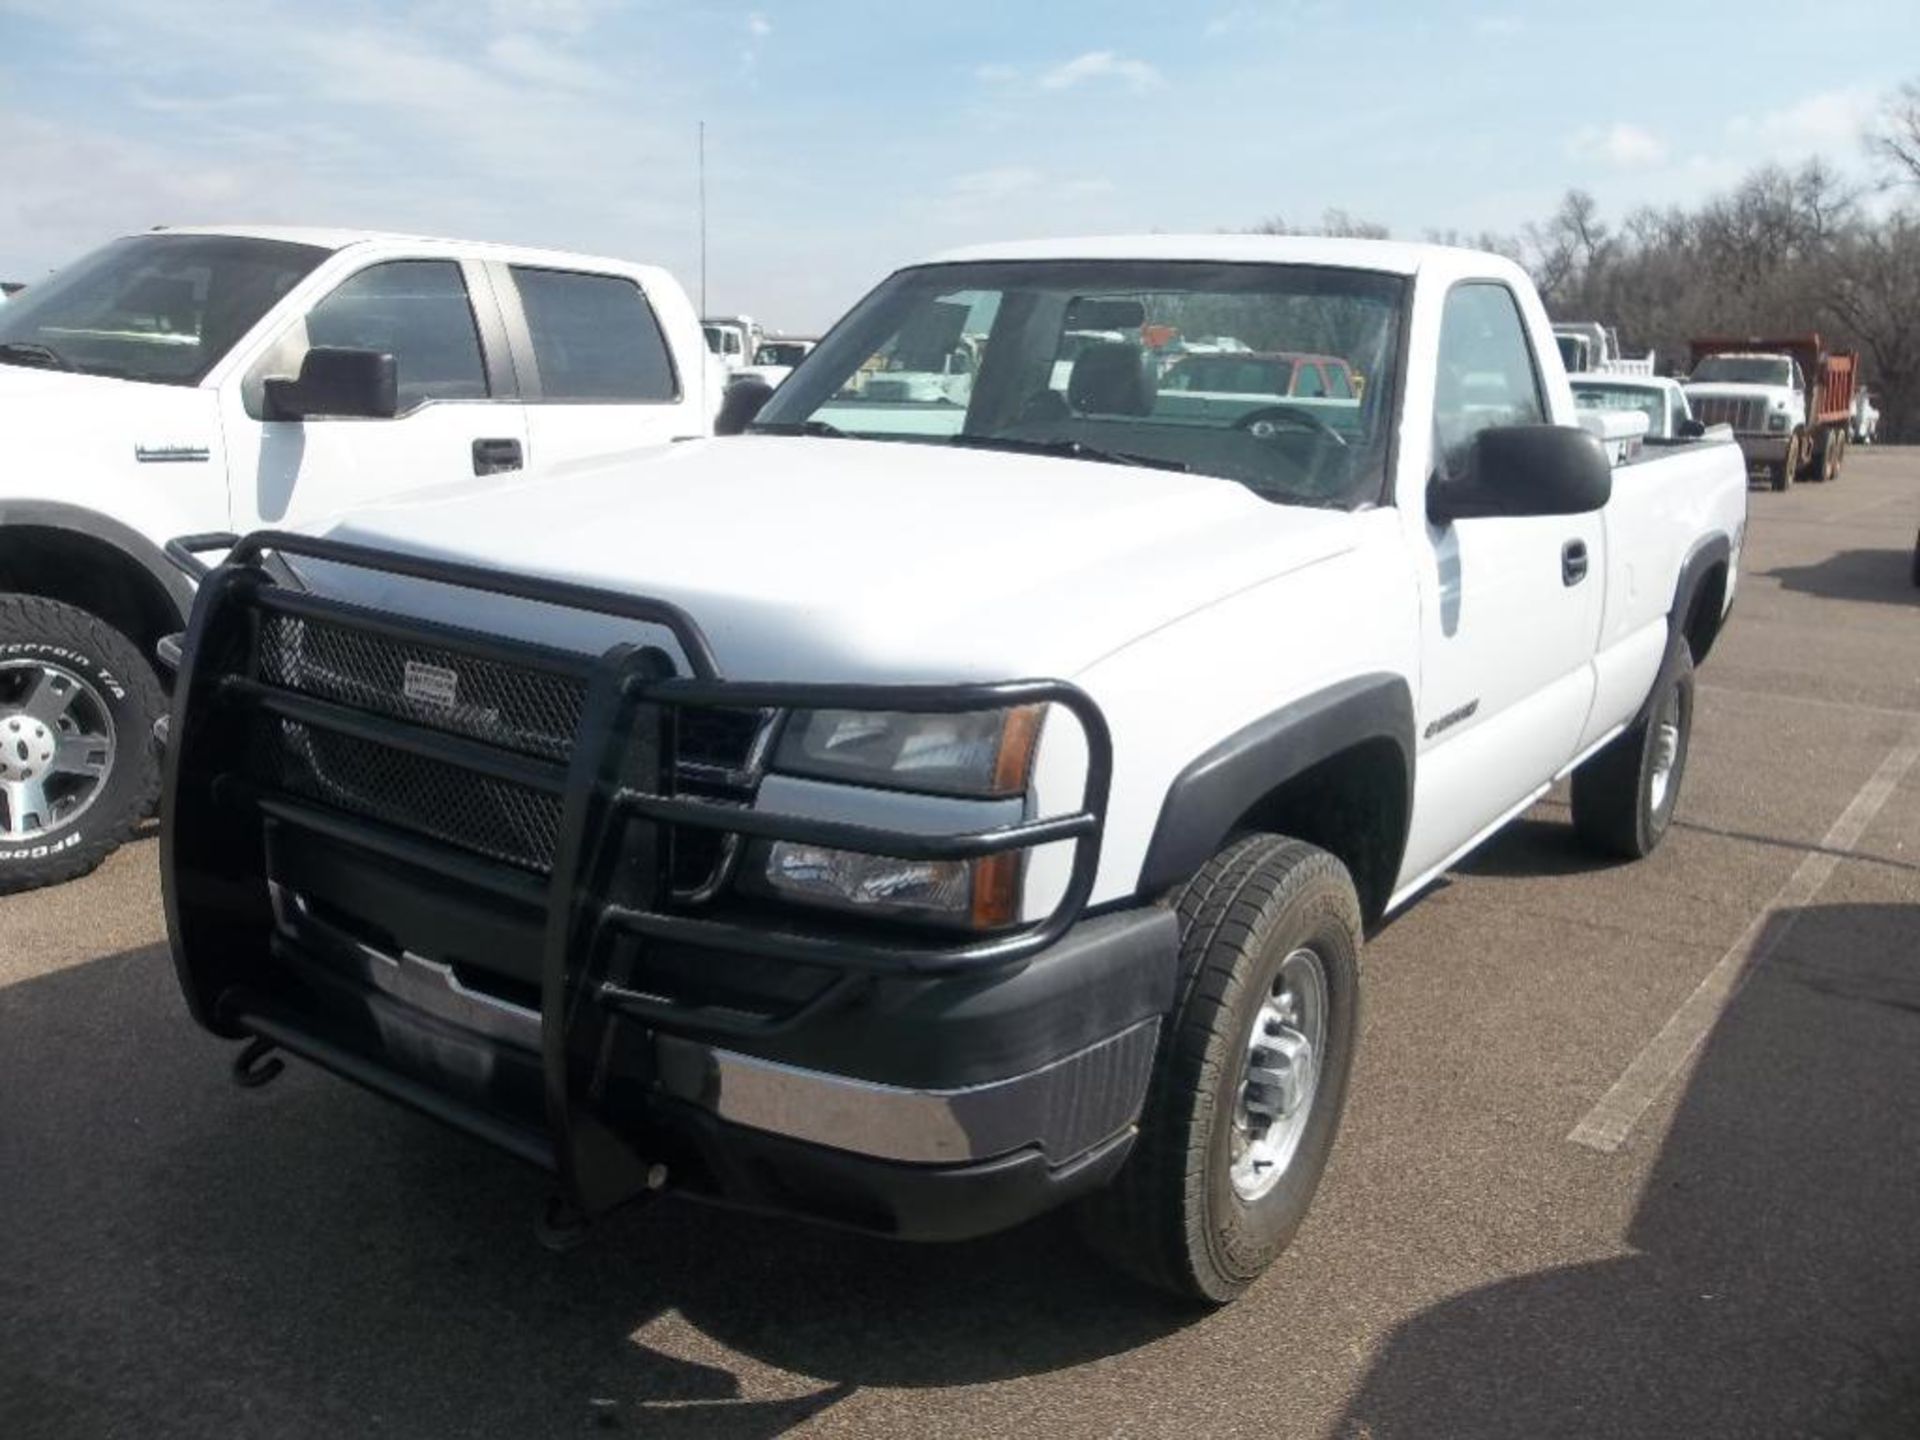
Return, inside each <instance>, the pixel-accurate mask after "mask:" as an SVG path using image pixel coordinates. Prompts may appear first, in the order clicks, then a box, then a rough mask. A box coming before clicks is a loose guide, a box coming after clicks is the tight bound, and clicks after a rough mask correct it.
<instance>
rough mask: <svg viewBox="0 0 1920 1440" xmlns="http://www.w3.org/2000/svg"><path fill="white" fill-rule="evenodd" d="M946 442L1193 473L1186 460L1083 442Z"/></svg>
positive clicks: (997, 438) (1002, 438) (975, 438)
mask: <svg viewBox="0 0 1920 1440" xmlns="http://www.w3.org/2000/svg"><path fill="white" fill-rule="evenodd" d="M947 443H948V444H949V445H962V446H966V447H969V448H971V449H975V450H1016V451H1020V452H1022V453H1024V454H1028V455H1065V456H1067V457H1069V458H1071V459H1074V460H1098V461H1100V462H1101V463H1102V464H1105V465H1142V466H1145V467H1146V468H1147V469H1149V470H1181V471H1185V470H1190V469H1192V468H1193V467H1192V466H1190V465H1188V464H1187V462H1186V461H1184V460H1166V459H1163V458H1161V457H1160V456H1158V455H1138V454H1135V453H1133V452H1132V451H1128V450H1106V449H1102V448H1101V447H1100V446H1098V445H1089V444H1087V443H1086V442H1085V441H1084V440H1024V439H1021V438H1020V437H1018V436H1014V435H955V436H952V437H951V438H950V439H949V440H948V441H947Z"/></svg>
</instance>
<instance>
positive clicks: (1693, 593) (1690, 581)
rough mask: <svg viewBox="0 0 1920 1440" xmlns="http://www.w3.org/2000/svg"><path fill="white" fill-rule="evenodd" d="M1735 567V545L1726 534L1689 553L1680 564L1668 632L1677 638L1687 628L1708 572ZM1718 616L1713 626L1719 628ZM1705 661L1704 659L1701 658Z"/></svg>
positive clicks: (1703, 543)
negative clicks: (1676, 635)
mask: <svg viewBox="0 0 1920 1440" xmlns="http://www.w3.org/2000/svg"><path fill="white" fill-rule="evenodd" d="M1732 564H1733V542H1732V541H1731V540H1729V539H1728V538H1727V537H1726V536H1725V535H1719V534H1714V535H1709V536H1707V538H1706V539H1704V540H1702V541H1701V542H1700V543H1699V544H1698V545H1696V546H1694V547H1693V549H1692V551H1691V552H1689V553H1688V555H1687V558H1686V559H1685V560H1684V561H1682V562H1681V564H1680V575H1679V578H1678V579H1676V580H1675V581H1674V585H1673V608H1672V609H1670V610H1669V611H1667V633H1668V635H1670V636H1671V635H1675V634H1678V633H1679V632H1681V631H1683V630H1685V629H1686V628H1687V621H1688V620H1689V619H1691V618H1692V616H1693V606H1694V601H1695V600H1696V599H1698V598H1699V594H1700V585H1701V582H1702V581H1704V580H1705V579H1706V578H1707V572H1708V571H1710V570H1711V569H1713V567H1714V566H1715V565H1726V566H1729V567H1731V566H1732ZM1721 618H1723V617H1720V616H1716V617H1715V619H1714V624H1715V627H1716V629H1717V628H1718V625H1719V622H1720V619H1721ZM1702 658H1704V657H1702Z"/></svg>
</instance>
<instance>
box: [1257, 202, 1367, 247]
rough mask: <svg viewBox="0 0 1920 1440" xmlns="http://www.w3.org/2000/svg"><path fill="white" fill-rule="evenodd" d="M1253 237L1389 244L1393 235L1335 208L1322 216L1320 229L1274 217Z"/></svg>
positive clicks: (1269, 218) (1258, 227)
mask: <svg viewBox="0 0 1920 1440" xmlns="http://www.w3.org/2000/svg"><path fill="white" fill-rule="evenodd" d="M1249 233H1251V234H1254V235H1324V236H1329V237H1332V238H1335V239H1343V240H1390V239H1392V238H1393V232H1392V231H1391V230H1389V229H1388V228H1387V227H1386V226H1384V225H1382V224H1381V223H1380V222H1379V221H1377V220H1362V219H1360V218H1359V217H1357V216H1355V215H1352V214H1350V213H1349V212H1347V211H1345V210H1342V209H1339V208H1338V207H1333V208H1330V209H1327V210H1324V211H1322V212H1321V215H1320V223H1319V224H1318V225H1292V224H1289V223H1288V222H1287V219H1286V217H1285V216H1282V215H1273V216H1269V217H1268V218H1267V219H1265V220H1262V221H1261V222H1260V223H1259V224H1258V225H1255V226H1254V227H1253V229H1252V231H1251V232H1249Z"/></svg>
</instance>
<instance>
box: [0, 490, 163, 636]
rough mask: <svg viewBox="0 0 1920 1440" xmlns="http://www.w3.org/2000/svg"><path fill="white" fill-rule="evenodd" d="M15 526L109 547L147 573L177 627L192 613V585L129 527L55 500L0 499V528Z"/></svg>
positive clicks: (152, 545)
mask: <svg viewBox="0 0 1920 1440" xmlns="http://www.w3.org/2000/svg"><path fill="white" fill-rule="evenodd" d="M15 525H37V526H39V527H41V528H42V529H47V530H65V531H68V532H70V533H72V534H75V535H84V536H86V537H87V538H88V539H89V540H98V541H100V542H101V543H102V544H104V545H110V546H112V547H113V548H114V549H115V550H118V551H119V552H120V553H121V554H123V555H125V556H126V557H127V558H128V559H129V560H131V561H132V562H133V563H134V564H135V565H137V566H139V567H140V568H141V569H142V570H144V571H146V572H147V575H148V576H149V577H150V578H151V579H152V580H153V581H154V583H155V584H157V585H158V586H159V587H160V589H161V591H162V593H164V594H165V595H166V597H167V599H168V600H169V601H171V602H172V604H173V608H174V610H175V611H176V612H177V614H178V618H179V623H180V625H181V626H182V627H184V626H185V625H186V623H187V616H188V615H189V614H190V613H191V612H192V610H193V584H192V582H190V581H189V580H188V579H187V577H186V576H185V575H183V574H181V573H180V571H179V569H178V568H176V567H175V566H174V565H173V564H172V562H170V561H169V560H168V559H167V557H166V552H165V551H163V550H162V549H161V548H160V547H159V546H158V545H156V544H154V543H153V542H152V541H151V540H149V539H147V537H146V536H144V535H142V534H141V533H140V532H139V531H138V530H135V529H134V528H133V527H132V526H129V525H124V524H122V523H121V522H120V521H118V520H115V519H114V518H113V517H111V516H109V515H102V514H101V513H100V512H99V511H98V510H87V509H84V508H82V507H81V506H78V505H63V504H61V503H59V502H58V501H55V500H0V529H7V528H10V527H12V526H15Z"/></svg>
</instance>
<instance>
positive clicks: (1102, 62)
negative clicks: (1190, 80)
mask: <svg viewBox="0 0 1920 1440" xmlns="http://www.w3.org/2000/svg"><path fill="white" fill-rule="evenodd" d="M1108 79H1111V80H1118V81H1120V82H1121V83H1122V84H1125V85H1126V86H1128V87H1129V88H1130V89H1133V90H1158V89H1159V88H1160V87H1161V86H1163V85H1165V84H1166V83H1167V82H1166V80H1165V79H1164V78H1162V76H1161V74H1160V72H1159V71H1158V70H1156V69H1154V68H1153V66H1151V65H1149V64H1148V63H1147V62H1146V61H1145V60H1129V59H1127V58H1126V57H1125V56H1124V55H1116V54H1114V52H1113V51H1111V50H1089V51H1088V52H1087V53H1086V54H1084V55H1076V56H1074V58H1073V59H1071V60H1068V61H1066V62H1065V63H1063V64H1060V65H1056V66H1054V67H1053V68H1052V69H1051V70H1048V71H1047V72H1045V73H1044V74H1043V75H1041V77H1040V88H1041V89H1042V90H1067V89H1071V88H1072V87H1073V86H1075V85H1078V84H1080V83H1081V82H1082V81H1086V80H1108Z"/></svg>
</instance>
